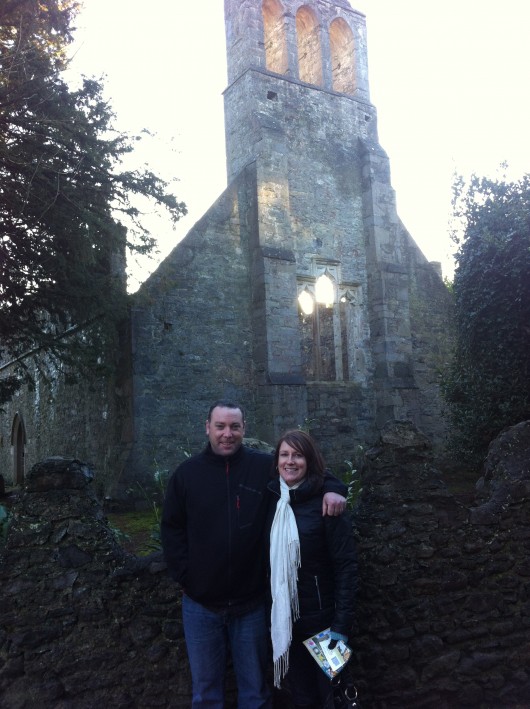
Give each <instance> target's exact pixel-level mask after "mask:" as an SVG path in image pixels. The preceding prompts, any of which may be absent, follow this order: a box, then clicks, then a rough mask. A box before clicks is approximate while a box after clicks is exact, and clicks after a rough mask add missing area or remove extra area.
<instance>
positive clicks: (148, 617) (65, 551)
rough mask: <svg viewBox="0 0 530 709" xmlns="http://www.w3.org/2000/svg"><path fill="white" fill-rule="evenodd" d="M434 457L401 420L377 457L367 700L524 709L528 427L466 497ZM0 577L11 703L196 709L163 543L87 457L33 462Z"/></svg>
mask: <svg viewBox="0 0 530 709" xmlns="http://www.w3.org/2000/svg"><path fill="white" fill-rule="evenodd" d="M430 461H431V451H430V445H429V442H428V440H427V439H426V438H425V437H424V436H423V435H422V434H421V433H419V432H418V431H417V430H416V429H415V428H414V427H413V426H412V425H411V424H407V423H404V422H399V423H393V424H391V425H389V426H387V427H386V428H385V429H384V431H383V433H382V436H381V439H380V443H379V444H378V445H377V446H376V447H374V448H372V449H371V450H370V451H368V452H367V454H366V463H365V467H364V469H363V471H362V492H361V494H360V497H359V499H358V502H357V504H356V507H355V509H354V510H353V513H352V520H353V526H354V530H355V534H356V538H357V545H358V552H359V581H360V583H359V586H360V588H359V594H358V599H357V608H358V612H357V620H356V627H355V628H354V630H353V632H352V636H351V644H352V647H353V649H354V660H353V662H352V663H351V668H350V669H351V672H352V673H353V675H354V677H355V681H356V683H357V685H358V688H359V692H360V699H361V705H362V706H363V707H373V708H384V707H407V709H415V708H420V707H433V708H434V707H436V709H455V708H458V707H482V708H483V709H486V708H487V709H491V708H492V707H495V709H501V708H503V707H511V708H512V709H515V708H516V707H518V708H519V709H522V708H523V707H528V698H529V697H530V673H529V671H528V667H529V666H530V640H529V637H530V634H529V627H530V562H529V559H530V422H524V423H521V424H519V425H518V426H515V427H513V428H512V429H510V430H508V431H506V432H505V433H504V434H502V435H501V436H500V437H499V438H498V439H497V440H496V441H495V442H494V443H493V444H492V446H491V447H490V452H489V456H488V461H487V464H486V467H485V469H484V476H483V478H482V479H481V480H480V481H479V484H478V485H477V497H476V500H475V501H474V503H473V504H472V505H470V506H469V505H465V504H463V503H462V502H461V501H459V500H458V498H456V497H455V496H453V495H452V494H450V493H449V492H448V490H447V488H446V486H445V485H444V483H443V482H442V480H441V476H440V474H439V472H438V471H437V470H436V469H435V468H433V466H432V464H431V462H430ZM0 587H1V589H2V593H1V605H0V696H1V697H2V706H6V707H9V708H10V709H25V708H28V709H29V708H31V707H35V706H39V707H41V708H42V709H48V708H49V709H52V708H53V709H59V708H61V709H62V708H65V709H66V707H75V709H85V708H87V709H88V708H89V707H90V708H91V707H96V706H98V705H103V706H112V707H114V708H116V709H118V708H120V707H171V708H175V709H177V708H180V707H189V706H190V676H189V669H188V665H187V660H186V653H185V646H184V639H183V633H182V624H181V617H180V609H179V603H180V600H179V591H178V589H177V587H176V585H175V584H173V582H171V581H170V580H169V578H168V576H167V575H166V571H165V564H164V562H163V560H162V558H161V555H160V554H153V555H151V556H149V557H144V558H139V557H136V556H132V555H129V554H126V553H125V552H124V551H123V549H122V548H121V547H120V546H119V544H118V543H117V542H116V539H115V536H114V534H113V532H112V530H111V528H110V527H109V525H108V522H107V520H106V518H105V516H104V513H103V510H102V507H101V504H100V502H99V500H98V499H97V498H96V496H95V494H94V491H93V485H92V472H91V470H90V469H89V468H88V467H87V466H86V465H84V464H83V463H80V462H79V461H76V460H65V459H60V458H56V459H54V458H52V459H49V460H46V461H44V462H43V463H40V464H38V465H36V466H34V468H33V469H32V470H31V472H30V474H29V475H28V477H27V481H26V486H25V489H24V491H23V492H22V493H21V495H20V497H19V499H18V500H17V501H16V503H15V504H14V505H13V509H12V522H11V525H10V528H9V533H8V536H7V541H6V543H5V546H4V547H3V552H2V558H1V566H0ZM233 700H234V692H233V684H229V690H228V704H227V706H233V705H234V704H233Z"/></svg>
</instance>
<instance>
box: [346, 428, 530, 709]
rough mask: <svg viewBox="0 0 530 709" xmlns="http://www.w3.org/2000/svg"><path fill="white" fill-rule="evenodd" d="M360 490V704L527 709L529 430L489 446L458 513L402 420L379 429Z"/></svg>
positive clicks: (422, 441) (423, 443)
mask: <svg viewBox="0 0 530 709" xmlns="http://www.w3.org/2000/svg"><path fill="white" fill-rule="evenodd" d="M362 483H363V494H362V495H361V498H360V501H359V505H358V508H357V509H356V511H355V517H354V519H355V527H356V530H357V539H358V550H359V556H360V570H359V573H360V580H361V583H360V594H359V599H358V610H359V612H358V617H357V629H356V632H355V634H354V635H355V643H354V644H355V649H356V664H355V666H354V668H353V671H354V674H355V675H356V676H357V677H358V680H359V685H360V687H361V691H362V694H363V706H364V705H365V704H366V706H373V707H387V706H400V707H407V709H409V708H412V707H432V708H433V709H435V708H436V709H455V707H481V708H482V709H492V708H493V707H495V709H500V708H501V707H513V708H515V707H519V708H520V709H523V707H528V706H529V701H530V673H529V672H528V667H529V660H530V643H529V640H528V638H529V634H528V629H529V628H530V565H529V563H528V558H529V554H530V422H525V423H523V424H520V425H519V426H516V427H514V428H513V429H510V430H509V431H507V432H506V433H505V434H503V435H501V436H500V437H499V439H497V441H495V442H494V443H493V444H492V446H491V448H490V452H489V456H488V463H487V465H486V468H485V476H484V478H483V479H482V480H481V484H480V486H479V488H480V490H481V492H480V494H479V495H478V496H477V500H476V501H475V503H474V505H473V506H472V507H470V508H467V507H465V506H464V505H463V504H462V503H460V502H459V501H458V500H457V499H455V498H454V497H453V496H452V495H450V494H449V493H448V491H447V488H446V487H445V485H444V484H443V483H442V482H441V480H440V475H439V473H438V471H437V470H436V469H435V468H433V467H432V464H431V460H430V451H429V443H428V441H427V439H426V438H425V437H424V436H423V435H421V434H419V433H418V432H417V431H416V430H415V429H413V427H412V426H409V425H407V424H397V425H392V426H389V427H388V428H387V429H386V431H384V432H383V435H382V438H381V444H380V445H379V446H378V447H375V448H373V449H372V450H370V451H369V452H368V453H367V462H366V467H365V470H364V473H363V476H362Z"/></svg>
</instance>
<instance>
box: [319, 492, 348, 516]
mask: <svg viewBox="0 0 530 709" xmlns="http://www.w3.org/2000/svg"><path fill="white" fill-rule="evenodd" d="M345 509H346V498H345V497H342V495H337V493H336V492H326V494H325V495H324V499H323V500H322V517H325V516H326V515H329V516H330V517H338V516H339V515H341V514H342V513H343V512H344V510H345Z"/></svg>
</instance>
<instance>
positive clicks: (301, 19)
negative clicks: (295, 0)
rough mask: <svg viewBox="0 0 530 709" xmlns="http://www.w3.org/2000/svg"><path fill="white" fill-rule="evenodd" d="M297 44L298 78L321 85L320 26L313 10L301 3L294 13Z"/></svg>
mask: <svg viewBox="0 0 530 709" xmlns="http://www.w3.org/2000/svg"><path fill="white" fill-rule="evenodd" d="M296 39H297V46H298V78H299V79H300V81H305V82H306V83H308V84H314V85H315V86H322V83H323V79H322V47H321V42H320V26H319V24H318V21H317V17H316V15H315V12H314V11H313V10H312V9H311V8H310V7H307V6H305V5H303V6H302V7H301V8H300V9H299V10H298V12H297V13H296Z"/></svg>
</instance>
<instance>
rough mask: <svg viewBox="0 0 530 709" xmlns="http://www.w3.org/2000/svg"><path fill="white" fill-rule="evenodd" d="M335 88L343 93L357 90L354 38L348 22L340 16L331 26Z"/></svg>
mask: <svg viewBox="0 0 530 709" xmlns="http://www.w3.org/2000/svg"><path fill="white" fill-rule="evenodd" d="M329 44H330V49H331V68H332V73H333V90H334V91H339V92H340V93H343V94H353V93H354V91H355V66H354V59H355V57H354V40H353V32H352V31H351V29H350V26H349V25H348V23H347V22H346V21H345V20H343V19H342V18H341V17H338V18H337V19H336V20H333V22H332V23H331V25H330V28H329Z"/></svg>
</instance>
